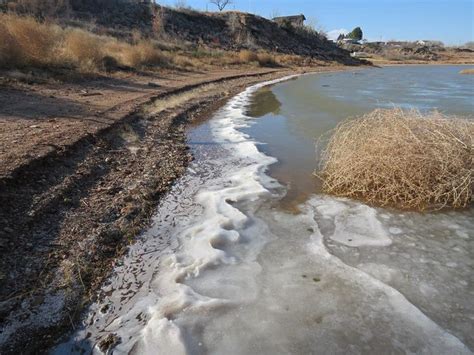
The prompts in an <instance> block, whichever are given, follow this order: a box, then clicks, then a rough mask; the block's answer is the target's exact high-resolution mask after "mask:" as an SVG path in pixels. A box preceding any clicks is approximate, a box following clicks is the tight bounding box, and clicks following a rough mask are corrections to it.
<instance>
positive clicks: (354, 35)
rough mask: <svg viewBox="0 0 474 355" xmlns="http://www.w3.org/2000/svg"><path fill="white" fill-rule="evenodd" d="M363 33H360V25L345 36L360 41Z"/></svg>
mask: <svg viewBox="0 0 474 355" xmlns="http://www.w3.org/2000/svg"><path fill="white" fill-rule="evenodd" d="M363 36H364V34H363V33H362V29H361V28H360V27H356V28H354V29H353V30H352V32H351V33H349V34H348V35H347V36H346V38H351V39H355V40H356V41H360V40H361V39H362V37H363Z"/></svg>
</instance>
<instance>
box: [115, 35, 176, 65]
mask: <svg viewBox="0 0 474 355" xmlns="http://www.w3.org/2000/svg"><path fill="white" fill-rule="evenodd" d="M122 60H123V62H124V64H125V65H128V66H130V67H133V68H139V67H144V66H165V65H166V64H167V63H168V57H167V56H166V55H164V54H163V53H162V52H161V51H160V50H159V49H157V48H155V46H154V45H153V44H152V43H151V42H147V41H140V42H139V43H137V44H134V45H128V46H123V47H122Z"/></svg>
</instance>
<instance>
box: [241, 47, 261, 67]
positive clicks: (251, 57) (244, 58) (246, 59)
mask: <svg viewBox="0 0 474 355" xmlns="http://www.w3.org/2000/svg"><path fill="white" fill-rule="evenodd" d="M239 61H240V63H242V64H248V63H253V62H257V61H258V55H257V53H255V52H252V51H249V50H243V51H240V52H239Z"/></svg>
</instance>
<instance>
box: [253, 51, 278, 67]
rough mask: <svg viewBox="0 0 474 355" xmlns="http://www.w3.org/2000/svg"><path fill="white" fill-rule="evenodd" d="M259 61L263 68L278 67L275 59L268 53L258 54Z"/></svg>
mask: <svg viewBox="0 0 474 355" xmlns="http://www.w3.org/2000/svg"><path fill="white" fill-rule="evenodd" d="M257 61H258V64H260V66H262V67H273V66H275V65H276V61H275V57H274V56H273V55H271V54H268V53H260V54H258V55H257Z"/></svg>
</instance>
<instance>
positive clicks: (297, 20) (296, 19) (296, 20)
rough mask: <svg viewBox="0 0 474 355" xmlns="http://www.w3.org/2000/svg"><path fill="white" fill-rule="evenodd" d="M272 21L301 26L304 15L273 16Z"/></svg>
mask: <svg viewBox="0 0 474 355" xmlns="http://www.w3.org/2000/svg"><path fill="white" fill-rule="evenodd" d="M273 21H274V22H276V23H277V24H279V25H280V26H287V25H291V26H293V27H303V26H304V22H305V21H306V17H305V16H304V15H297V16H281V17H275V18H274V19H273Z"/></svg>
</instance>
